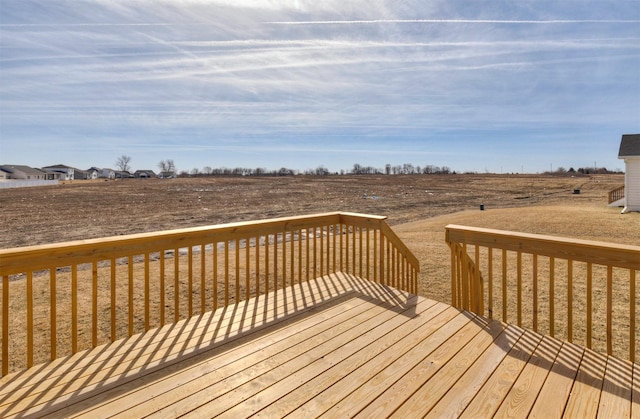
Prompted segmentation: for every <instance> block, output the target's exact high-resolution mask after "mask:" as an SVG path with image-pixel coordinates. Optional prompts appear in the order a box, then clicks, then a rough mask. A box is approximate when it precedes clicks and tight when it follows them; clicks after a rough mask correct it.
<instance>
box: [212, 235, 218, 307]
mask: <svg viewBox="0 0 640 419" xmlns="http://www.w3.org/2000/svg"><path fill="white" fill-rule="evenodd" d="M212 253H213V255H212V258H213V261H212V262H213V268H212V269H213V275H212V277H213V311H216V310H217V309H218V242H213V252H212Z"/></svg>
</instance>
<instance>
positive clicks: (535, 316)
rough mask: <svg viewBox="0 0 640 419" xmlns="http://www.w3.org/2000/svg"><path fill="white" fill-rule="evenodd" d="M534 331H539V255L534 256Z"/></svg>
mask: <svg viewBox="0 0 640 419" xmlns="http://www.w3.org/2000/svg"><path fill="white" fill-rule="evenodd" d="M533 331H534V332H537V331H538V255H537V254H534V255H533Z"/></svg>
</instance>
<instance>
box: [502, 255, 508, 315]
mask: <svg viewBox="0 0 640 419" xmlns="http://www.w3.org/2000/svg"><path fill="white" fill-rule="evenodd" d="M502 321H503V322H505V323H506V322H507V251H506V250H505V249H502Z"/></svg>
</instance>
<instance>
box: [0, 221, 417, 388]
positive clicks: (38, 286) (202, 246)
mask: <svg viewBox="0 0 640 419" xmlns="http://www.w3.org/2000/svg"><path fill="white" fill-rule="evenodd" d="M385 219H386V217H381V216H373V215H362V214H351V213H342V212H335V213H327V214H318V215H310V216H300V217H287V218H279V219H272V220H264V221H252V222H241V223H233V224H224V225H217V226H208V227H197V228H189V229H180V230H171V231H163V232H154V233H144V234H136V235H129V236H119V237H109V238H102V239H91V240H81V241H73V242H67V243H58V244H49V245H42V246H31V247H25V248H16V249H5V250H0V277H1V278H2V287H1V288H2V292H1V293H0V295H1V298H2V304H1V306H2V313H1V319H2V320H1V323H2V336H1V339H2V374H3V375H6V374H7V373H8V372H9V371H15V370H18V369H21V368H25V367H26V368H29V367H31V366H33V365H35V364H36V363H40V362H45V361H47V360H54V359H56V358H58V357H60V356H64V355H68V354H71V353H75V352H77V351H79V350H82V349H88V348H90V347H96V346H97V345H100V344H103V343H107V342H109V341H115V340H117V339H120V338H123V337H126V336H132V335H133V334H135V333H139V332H143V331H147V330H150V329H151V328H154V327H160V326H163V325H165V324H169V323H175V322H178V321H179V320H180V319H183V318H187V317H191V316H194V315H198V314H201V313H204V312H206V311H209V310H216V309H218V308H221V307H226V306H228V305H230V304H233V303H235V302H238V301H241V300H243V299H248V298H251V297H253V296H256V295H260V294H265V293H267V292H270V291H273V290H276V289H278V288H282V287H286V286H288V285H291V284H295V283H300V282H302V281H306V280H309V279H310V278H315V277H318V276H323V275H326V274H329V273H332V272H337V271H342V272H347V273H353V274H355V275H358V276H361V277H363V278H365V279H369V280H371V281H376V282H380V283H383V284H387V285H390V286H393V287H396V288H400V289H403V290H406V291H409V292H412V293H416V292H417V274H418V271H419V264H418V260H417V259H416V258H415V256H414V255H413V254H411V252H410V251H409V249H407V247H406V246H405V245H404V244H403V243H402V241H401V240H400V239H399V238H398V236H397V235H396V234H395V233H394V232H393V231H392V230H391V229H390V228H389V226H388V225H387V223H386V222H385Z"/></svg>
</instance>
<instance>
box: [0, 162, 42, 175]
mask: <svg viewBox="0 0 640 419" xmlns="http://www.w3.org/2000/svg"><path fill="white" fill-rule="evenodd" d="M2 170H3V171H4V172H7V173H14V172H15V171H16V170H17V171H19V172H22V173H24V174H26V175H33V176H42V175H43V174H44V172H43V171H42V170H38V169H34V168H33V167H29V166H21V165H17V164H4V165H2Z"/></svg>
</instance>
